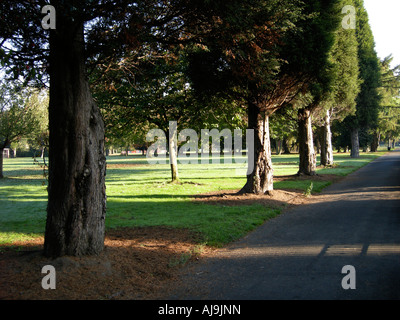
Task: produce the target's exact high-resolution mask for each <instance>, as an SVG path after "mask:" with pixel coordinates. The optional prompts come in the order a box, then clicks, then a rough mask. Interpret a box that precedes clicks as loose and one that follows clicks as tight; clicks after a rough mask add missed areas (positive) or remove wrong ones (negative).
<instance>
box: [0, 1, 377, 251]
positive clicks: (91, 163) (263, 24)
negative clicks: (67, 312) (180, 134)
mask: <svg viewBox="0 0 400 320" xmlns="http://www.w3.org/2000/svg"><path fill="white" fill-rule="evenodd" d="M349 3H351V4H352V5H354V7H355V8H356V21H357V23H356V29H351V28H350V29H348V28H347V27H346V28H343V18H345V16H344V14H343V13H342V9H343V7H344V6H345V5H348V4H349ZM45 4H48V1H45V0H20V1H15V0H4V1H2V2H1V3H0V12H1V15H2V17H1V18H2V19H1V20H0V30H2V32H1V36H0V59H1V61H2V65H3V66H5V68H6V69H7V73H8V75H9V76H10V77H13V78H19V77H22V78H23V79H24V80H25V81H26V83H27V85H35V86H40V85H48V86H49V87H50V101H49V132H50V136H49V161H50V162H49V186H48V208H47V223H46V232H45V254H46V255H48V256H60V255H64V254H69V255H86V254H96V253H99V252H100V251H101V250H102V249H103V245H104V220H105V215H106V193H105V168H106V158H105V152H104V147H105V142H106V140H105V132H107V135H109V138H110V139H112V138H115V139H117V138H121V137H123V136H124V135H125V134H126V128H129V131H131V129H132V128H136V127H141V128H146V127H148V128H151V127H153V126H157V127H159V128H161V129H163V130H167V126H166V124H167V123H169V121H177V122H178V126H179V127H190V128H193V129H196V128H208V127H210V126H212V124H215V123H217V124H220V125H221V124H223V125H225V126H228V127H240V123H241V122H242V121H243V120H246V121H247V127H248V128H249V129H253V130H254V132H255V148H254V156H253V157H250V158H253V159H254V163H252V164H250V165H252V167H254V168H255V169H254V170H253V172H251V173H250V174H249V175H248V176H247V182H246V184H245V186H244V187H243V189H242V191H241V192H251V193H256V194H264V193H269V192H272V190H273V168H272V162H271V139H270V118H271V117H273V116H274V115H276V114H277V112H281V113H283V112H284V111H286V112H289V113H293V112H294V113H295V114H296V117H297V126H298V142H299V152H300V167H299V173H300V174H310V175H312V174H315V166H316V163H315V151H314V142H313V135H312V125H313V123H312V119H317V118H319V119H323V122H321V123H322V124H323V125H322V127H323V128H324V137H326V139H323V141H325V142H324V143H323V145H324V150H327V151H326V152H324V157H325V158H326V164H329V163H330V162H331V161H332V151H331V142H330V140H331V139H330V136H331V134H330V132H331V131H330V122H331V120H332V118H335V119H344V118H348V120H346V121H347V122H348V123H349V126H351V128H353V129H354V130H352V132H353V134H352V136H353V138H354V139H352V140H353V141H354V142H356V138H355V137H356V133H357V132H359V131H360V130H361V129H365V128H367V129H370V128H372V129H373V128H375V126H374V125H373V126H372V125H371V123H370V122H369V121H370V118H369V114H370V113H371V114H372V116H374V114H375V115H377V113H378V106H379V101H380V96H379V92H378V90H379V87H380V85H381V79H380V70H379V63H378V59H377V56H376V53H375V51H374V49H373V37H372V33H371V31H370V28H369V25H368V17H367V14H366V12H365V9H364V7H363V2H362V0H353V1H350V0H349V1H344V0H307V1H300V0H295V1H283V0H249V1H242V0H232V1H223V0H213V1H209V0H138V1H128V0H86V1H74V0H72V1H68V2H66V1H63V0H52V1H50V4H51V5H53V6H54V8H55V12H56V17H57V20H56V28H55V29H50V30H43V28H42V25H41V23H40V22H41V20H42V18H43V15H42V14H41V8H42V7H43V6H44V5H45ZM346 17H347V18H348V19H350V20H349V22H350V23H349V24H348V25H349V26H352V21H351V20H352V19H353V18H354V17H352V16H351V14H350V15H348V16H346ZM50 19H51V17H50ZM54 22H55V21H54ZM93 95H94V96H93ZM99 106H100V107H101V109H102V113H103V115H102V113H101V111H100V108H99ZM349 115H352V116H350V117H352V118H349V117H348V116H349ZM103 118H104V119H105V122H104V121H103ZM374 119H375V118H374ZM370 126H371V127H370ZM131 134H133V135H135V134H139V131H135V130H132V131H131ZM172 147H173V146H172ZM353 149H354V150H356V148H355V147H354V146H353V148H352V151H353ZM353 156H356V154H355V153H353Z"/></svg>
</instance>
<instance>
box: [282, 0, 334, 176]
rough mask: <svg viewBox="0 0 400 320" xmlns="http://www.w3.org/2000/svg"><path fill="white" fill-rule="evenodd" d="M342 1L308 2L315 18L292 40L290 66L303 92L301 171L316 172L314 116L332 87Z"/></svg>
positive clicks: (300, 109)
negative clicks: (301, 81) (332, 54)
mask: <svg viewBox="0 0 400 320" xmlns="http://www.w3.org/2000/svg"><path fill="white" fill-rule="evenodd" d="M340 4H341V1H318V0H314V1H307V2H306V10H307V12H308V13H310V14H313V15H314V18H313V19H312V21H304V22H303V23H302V24H300V26H299V28H300V29H301V30H302V31H301V32H300V34H298V35H297V34H296V35H295V36H294V37H293V38H292V39H291V45H290V46H289V47H288V49H289V50H290V52H289V55H290V56H292V57H294V59H293V60H292V61H291V60H289V61H290V62H292V64H289V66H288V67H289V68H291V69H292V70H291V71H292V72H294V73H296V74H297V76H298V77H299V78H300V79H303V81H304V84H305V85H304V86H303V92H302V94H301V95H300V96H299V97H298V98H297V99H296V105H297V107H298V143H299V154H300V163H299V171H298V174H306V175H314V174H315V168H316V155H315V151H314V142H313V132H312V115H313V113H314V112H315V111H316V110H317V109H318V108H319V107H320V104H321V103H322V102H323V101H324V100H325V99H326V98H327V96H328V95H329V93H330V90H331V89H332V84H333V79H334V67H333V63H332V61H331V60H330V59H329V57H330V53H331V50H332V46H333V44H334V40H335V32H336V31H337V30H338V28H339V27H340V21H341V15H340V13H341V7H340Z"/></svg>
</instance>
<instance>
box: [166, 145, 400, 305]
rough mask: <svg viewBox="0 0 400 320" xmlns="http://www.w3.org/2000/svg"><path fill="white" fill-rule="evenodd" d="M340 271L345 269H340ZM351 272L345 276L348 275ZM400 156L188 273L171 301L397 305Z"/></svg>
mask: <svg viewBox="0 0 400 320" xmlns="http://www.w3.org/2000/svg"><path fill="white" fill-rule="evenodd" d="M345 266H351V267H348V268H350V269H343V267H345ZM349 270H350V271H349ZM399 298H400V152H399V151H393V152H390V153H388V154H386V155H385V156H383V157H380V158H378V159H376V160H374V161H373V162H371V163H370V164H368V165H367V166H365V167H363V168H361V169H360V170H358V171H357V172H355V173H352V174H350V175H348V176H347V177H346V178H344V179H343V180H341V181H340V182H338V183H335V184H333V185H331V186H329V187H328V188H326V189H325V190H324V191H323V192H322V193H321V194H320V195H318V196H314V197H313V199H312V201H311V203H309V204H307V205H301V206H297V207H294V208H292V209H290V210H288V211H286V212H285V213H283V214H281V215H280V216H278V217H277V218H275V219H273V220H270V221H268V222H266V223H265V224H264V225H263V226H261V227H259V228H257V229H256V230H255V231H253V232H251V233H250V234H249V235H247V236H246V237H245V238H243V239H241V240H240V241H238V242H235V243H233V244H231V245H230V246H228V247H227V248H223V249H221V250H218V251H217V252H216V253H215V254H213V255H212V256H211V257H210V258H207V259H206V260H205V261H203V262H201V263H198V264H197V265H194V266H190V267H189V268H188V269H187V270H185V273H184V274H183V275H182V279H181V283H180V284H179V289H178V290H176V291H175V292H173V293H172V294H171V296H169V297H168V299H171V300H173V299H179V300H181V299H185V300H191V299H194V300H201V299H207V300H357V299H362V300H381V299H382V300H388V299H390V300H393V299H395V300H397V299H399Z"/></svg>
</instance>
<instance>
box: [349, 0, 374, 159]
mask: <svg viewBox="0 0 400 320" xmlns="http://www.w3.org/2000/svg"><path fill="white" fill-rule="evenodd" d="M354 4H355V7H356V12H357V24H356V34H357V42H358V60H359V67H360V79H361V81H362V83H361V89H360V93H359V94H358V96H357V99H356V103H357V104H356V113H355V115H353V116H349V117H347V118H346V119H345V121H344V123H343V124H344V125H345V126H346V127H347V128H348V130H349V131H350V136H351V157H353V158H358V157H359V148H360V139H359V132H360V130H361V129H363V130H364V131H368V130H370V129H374V128H376V126H377V125H378V122H377V121H378V108H379V103H380V99H381V98H380V95H379V87H380V85H381V74H380V68H379V59H378V56H377V53H376V51H375V42H374V36H373V33H372V30H371V27H370V25H369V18H368V13H367V11H366V9H365V7H364V1H363V0H354Z"/></svg>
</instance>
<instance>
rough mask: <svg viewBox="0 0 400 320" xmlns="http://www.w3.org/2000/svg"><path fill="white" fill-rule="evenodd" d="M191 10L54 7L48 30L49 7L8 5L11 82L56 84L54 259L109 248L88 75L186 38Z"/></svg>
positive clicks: (150, 5) (135, 5) (173, 4)
mask: <svg viewBox="0 0 400 320" xmlns="http://www.w3.org/2000/svg"><path fill="white" fill-rule="evenodd" d="M186 2H187V1H185V0H181V1H180V0H176V1H172V0H171V1H168V2H163V1H161V2H160V1H157V0H139V1H128V0H101V1H100V0H97V1H96V0H94V1H93V0H87V1H76V0H72V1H63V0H52V1H50V4H51V5H52V6H53V7H54V10H52V11H50V17H49V18H50V22H51V23H48V26H49V27H50V29H49V30H47V29H46V30H44V29H43V28H42V24H41V21H42V19H44V15H43V14H42V7H43V6H45V5H47V4H48V2H47V1H44V0H20V1H14V0H4V1H1V2H0V12H1V14H2V19H1V21H0V29H1V30H2V32H1V34H0V58H1V59H2V64H3V65H5V66H7V67H8V68H9V70H10V72H9V75H10V76H14V77H18V76H24V78H25V79H32V80H42V82H44V81H45V80H46V77H43V76H49V78H50V79H49V85H50V102H49V104H50V105H49V131H50V138H49V139H50V142H49V185H48V206H47V222H46V231H45V245H44V251H45V254H46V255H47V256H62V255H88V254H97V253H99V252H100V251H102V249H103V247H104V228H105V214H106V193H105V191H106V190H105V171H106V158H105V152H104V123H103V119H102V117H101V113H100V110H99V108H98V106H97V105H96V103H95V102H94V100H93V98H92V93H91V90H90V86H89V83H88V70H89V69H90V67H91V66H92V65H95V64H96V63H100V62H101V63H106V62H107V60H108V59H110V57H112V58H113V59H115V57H123V55H124V53H125V52H126V51H133V50H137V49H138V48H140V46H141V44H142V43H143V42H144V39H149V38H155V41H156V40H157V39H158V38H160V39H164V40H165V41H169V39H175V38H177V37H179V32H177V29H179V24H178V23H177V18H176V17H179V16H180V15H181V14H182V11H183V12H184V11H185V9H186V8H187V7H186V6H185V3H186ZM51 12H53V15H54V16H53V17H52V16H51ZM45 22H46V21H45ZM47 22H49V20H48V19H47ZM45 24H46V23H45ZM48 26H46V27H48ZM53 27H55V29H53ZM155 41H154V42H153V44H154V45H156V44H155ZM171 41H172V40H171Z"/></svg>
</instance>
